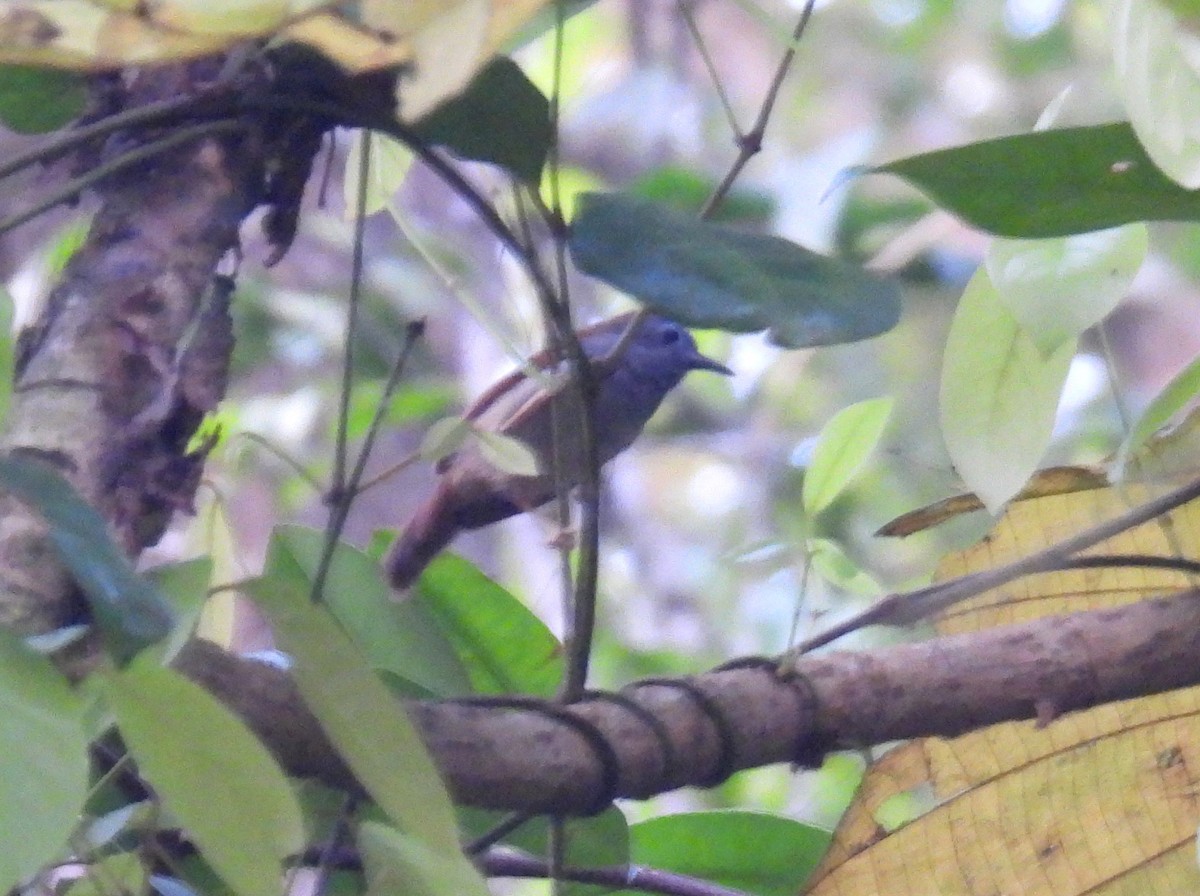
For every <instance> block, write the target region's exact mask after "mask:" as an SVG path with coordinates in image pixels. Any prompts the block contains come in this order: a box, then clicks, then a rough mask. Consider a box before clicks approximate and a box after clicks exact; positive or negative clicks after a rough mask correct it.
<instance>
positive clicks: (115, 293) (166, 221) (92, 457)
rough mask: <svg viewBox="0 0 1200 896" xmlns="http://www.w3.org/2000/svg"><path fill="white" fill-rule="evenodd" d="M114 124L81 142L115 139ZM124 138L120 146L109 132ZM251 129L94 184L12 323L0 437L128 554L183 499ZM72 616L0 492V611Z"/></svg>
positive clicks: (45, 552) (135, 87)
mask: <svg viewBox="0 0 1200 896" xmlns="http://www.w3.org/2000/svg"><path fill="white" fill-rule="evenodd" d="M209 69H211V66H203V65H193V66H188V67H179V68H173V69H159V70H155V71H154V72H152V73H148V74H145V75H143V76H142V77H140V78H138V79H135V80H134V81H133V82H132V84H131V86H130V87H129V90H128V96H127V102H128V104H129V105H131V106H133V105H137V104H140V103H147V102H152V101H153V100H155V99H158V98H161V97H164V96H175V95H179V94H182V93H185V92H187V91H188V90H191V89H195V87H196V81H197V79H198V78H203V76H204V74H205V73H206V71H207V70H209ZM129 139H130V138H129V137H124V138H121V139H114V140H112V141H110V142H109V144H108V145H106V146H105V147H102V148H98V149H96V150H95V151H96V152H97V153H99V154H101V155H103V154H106V153H113V152H120V151H121V149H122V148H127V144H125V143H124V141H128V140H129ZM123 144H124V146H123ZM263 165H264V156H263V141H262V138H261V134H260V133H259V132H257V131H256V129H255V128H254V127H252V126H250V124H249V123H247V127H246V128H245V129H243V130H242V131H240V132H239V133H237V134H236V135H232V136H231V135H230V134H229V133H228V132H226V133H225V134H224V135H223V136H220V137H205V138H200V139H197V140H196V141H194V142H191V143H188V144H185V145H183V146H180V147H178V148H176V149H175V150H173V151H170V152H168V153H165V154H164V155H161V156H159V157H158V158H156V159H154V160H153V161H151V162H149V163H146V164H143V165H140V166H138V167H137V168H136V169H134V170H131V171H127V172H125V173H122V174H118V175H115V176H113V177H110V178H109V179H107V180H106V181H104V182H102V183H101V184H99V185H98V189H97V192H98V194H99V198H100V207H99V210H98V211H97V213H96V215H95V218H94V219H93V222H92V225H91V230H90V232H89V234H88V237H87V239H86V241H85V243H84V245H83V246H82V248H81V249H80V250H79V251H78V252H77V253H76V254H75V256H74V257H73V258H72V259H71V261H70V263H69V264H68V265H67V267H66V270H65V271H64V273H63V275H62V278H61V280H60V282H59V283H58V285H57V286H56V287H55V288H54V290H53V292H52V293H51V295H50V297H49V300H48V302H47V304H46V306H45V308H44V309H43V311H42V313H41V315H40V317H39V318H38V320H37V322H36V324H35V325H34V326H32V327H30V328H29V329H27V330H26V331H25V332H23V333H22V334H21V338H20V342H19V346H18V357H17V361H16V369H15V371H14V392H13V402H12V407H11V409H10V412H9V416H8V419H7V424H6V429H5V431H4V433H3V435H2V436H0V451H4V452H8V453H14V454H16V453H20V454H25V455H30V456H34V457H37V458H39V459H41V460H43V461H45V462H46V463H49V464H51V465H52V466H54V467H55V468H56V469H57V470H58V471H59V472H61V473H62V474H63V475H65V476H66V477H67V479H68V480H69V481H70V482H71V484H72V485H73V486H74V487H75V488H76V490H77V491H78V492H79V493H80V494H81V495H82V496H83V497H84V498H86V499H87V500H88V501H89V502H91V503H92V504H93V505H94V506H96V507H97V509H99V511H100V512H101V514H102V515H103V516H104V517H105V519H106V520H108V522H109V524H110V527H111V531H112V533H113V535H114V537H115V538H116V540H117V542H118V543H119V544H120V545H121V546H122V547H124V548H125V549H126V550H127V551H128V552H129V553H130V554H131V555H134V556H136V555H137V554H138V553H140V551H141V550H142V549H144V548H145V547H147V546H148V545H150V544H153V543H154V542H155V541H157V539H158V538H159V537H160V536H161V534H162V532H163V529H164V528H165V526H166V524H167V522H168V520H169V519H170V516H171V514H172V512H174V511H175V510H178V509H181V508H187V507H189V506H190V505H191V501H192V498H193V495H194V492H195V488H196V486H197V484H198V483H199V477H200V472H201V469H202V464H203V453H202V452H193V453H190V454H189V453H188V451H187V450H186V449H187V445H188V442H189V440H190V439H191V437H192V436H193V435H194V433H195V431H196V428H197V426H198V425H199V423H200V421H201V420H202V419H203V417H204V415H205V413H207V412H208V411H210V410H212V409H213V408H215V406H216V403H217V401H218V400H219V399H220V398H221V396H222V395H223V394H224V390H225V376H226V370H227V364H228V358H229V353H230V348H231V347H232V333H231V329H230V322H229V316H228V313H227V307H226V305H227V301H228V298H229V295H228V289H227V287H226V285H225V284H223V283H221V282H220V281H215V280H214V272H215V270H216V268H217V265H218V262H219V261H220V260H221V259H222V258H223V257H225V256H226V254H227V253H229V252H231V251H232V250H234V249H236V247H237V245H238V228H239V226H240V224H241V221H242V219H243V218H244V217H245V216H246V215H247V214H248V213H249V212H250V211H251V210H252V209H253V208H254V207H255V206H256V205H257V204H258V203H259V201H260V197H261V195H262V183H263ZM81 614H82V604H81V602H80V600H79V597H78V594H77V592H76V590H75V588H74V587H73V585H72V582H71V580H70V577H69V576H68V575H67V574H66V572H65V570H64V569H63V567H62V565H61V564H60V563H59V561H58V558H57V556H56V554H55V552H54V550H53V548H52V546H51V544H50V542H49V540H48V538H47V535H46V529H45V526H44V524H43V523H42V521H41V519H40V518H39V517H38V515H37V514H36V513H35V512H34V511H32V510H31V509H29V508H27V507H25V506H24V505H22V504H21V503H19V502H18V501H16V500H14V499H12V498H11V497H8V496H2V495H0V624H4V625H6V626H8V627H10V628H13V629H15V630H17V631H21V632H42V631H47V630H50V629H54V628H57V627H59V626H62V625H64V624H67V623H69V622H71V621H73V620H75V619H77V618H79V617H80V616H81Z"/></svg>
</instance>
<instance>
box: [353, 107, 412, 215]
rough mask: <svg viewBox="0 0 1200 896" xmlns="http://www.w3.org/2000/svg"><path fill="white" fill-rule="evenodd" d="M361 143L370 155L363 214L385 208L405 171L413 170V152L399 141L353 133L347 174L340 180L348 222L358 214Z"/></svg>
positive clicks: (402, 182)
mask: <svg viewBox="0 0 1200 896" xmlns="http://www.w3.org/2000/svg"><path fill="white" fill-rule="evenodd" d="M364 140H365V141H366V143H367V145H368V146H369V147H370V153H371V155H370V158H369V159H368V160H367V161H368V163H369V166H370V167H368V169H367V183H366V195H365V196H364V197H363V200H364V205H363V212H364V214H367V215H373V214H375V213H376V212H380V211H383V210H384V209H385V208H387V207H388V205H389V204H390V203H391V201H392V198H393V197H394V196H395V195H396V191H397V190H399V189H400V187H401V186H402V185H403V184H404V179H405V178H406V177H408V169H409V168H411V167H412V162H413V151H412V150H411V149H409V148H408V147H407V146H405V145H404V144H403V143H401V142H400V141H399V140H395V139H393V138H392V137H388V136H387V135H385V134H379V133H376V132H375V131H364V130H361V129H360V130H357V131H355V132H354V134H353V135H352V136H351V138H350V149H349V151H348V152H347V153H346V169H345V170H346V173H345V175H344V176H343V178H342V203H343V205H344V207H345V212H346V219H347V220H351V219H353V217H354V216H355V215H356V214H358V193H359V190H360V189H362V186H361V180H360V179H359V175H360V174H361V173H362V152H363V143H364Z"/></svg>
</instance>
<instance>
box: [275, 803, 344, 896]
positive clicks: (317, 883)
mask: <svg viewBox="0 0 1200 896" xmlns="http://www.w3.org/2000/svg"><path fill="white" fill-rule="evenodd" d="M357 806H358V798H357V797H356V796H354V795H347V796H346V798H345V799H344V800H343V801H342V805H341V806H340V807H339V809H338V814H337V817H336V818H335V819H334V822H333V830H332V831H330V832H329V840H328V842H326V843H325V845H324V846H323V847H322V848H321V855H320V857H319V859H318V860H317V867H316V879H315V880H314V881H313V882H312V885H311V886H310V887H309V888H308V892H309V893H311V894H313V896H324V894H325V888H326V887H327V886H329V878H330V873H331V872H332V871H333V869H334V867H335V864H336V863H335V859H336V857H337V854H338V851H339V849H340V848H341V845H342V841H345V840H349V839H350V836H351V831H350V820H351V818H352V817H353V816H354V810H355V808H356V807H357ZM295 867H300V866H299V865H297V866H295ZM284 892H285V893H291V892H294V888H293V887H290V886H289V887H287V888H286V889H285V890H284Z"/></svg>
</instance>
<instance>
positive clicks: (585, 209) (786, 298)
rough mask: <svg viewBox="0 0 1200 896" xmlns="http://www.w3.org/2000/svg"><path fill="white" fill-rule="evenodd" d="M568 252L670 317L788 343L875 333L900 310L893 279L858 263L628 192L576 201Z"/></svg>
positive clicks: (585, 266) (591, 271)
mask: <svg viewBox="0 0 1200 896" xmlns="http://www.w3.org/2000/svg"><path fill="white" fill-rule="evenodd" d="M570 248H571V255H572V257H573V258H574V259H575V264H576V266H578V268H579V269H580V270H581V271H583V272H584V273H586V274H591V275H592V276H593V277H597V278H599V279H600V280H603V281H604V282H606V283H609V284H611V285H613V286H615V287H616V288H617V289H620V290H623V291H625V292H627V293H629V294H630V295H632V296H634V297H635V298H637V299H638V300H639V301H641V302H642V303H644V304H645V305H647V306H648V307H649V308H651V309H652V310H654V311H657V312H659V313H661V314H664V315H666V316H667V317H670V318H673V319H675V320H678V321H680V322H681V323H684V324H688V325H690V326H696V327H717V328H720V329H723V330H730V331H733V332H737V333H743V332H749V331H751V330H763V329H766V330H767V331H768V336H769V337H770V338H771V340H772V341H773V342H775V343H776V344H778V345H782V346H786V347H788V348H802V347H807V346H814V345H833V344H836V343H841V342H852V341H854V340H856V339H867V338H869V337H871V336H878V335H879V334H880V333H884V332H886V331H887V330H890V329H891V328H892V327H893V326H895V324H896V321H897V320H898V319H899V315H900V295H899V290H898V289H897V287H896V286H895V284H894V283H892V282H890V281H888V280H885V279H883V278H880V277H878V276H876V275H874V274H871V273H869V272H867V271H865V270H863V269H862V268H859V267H855V266H854V265H850V264H846V263H844V262H840V261H837V260H835V259H832V258H826V257H825V256H823V255H818V254H817V253H815V252H810V251H809V250H808V249H805V248H803V247H802V246H798V245H796V244H795V243H790V242H788V241H787V240H784V239H780V238H779V237H774V236H763V235H760V234H753V233H744V232H741V231H738V230H733V229H731V228H728V227H724V226H721V225H718V224H708V223H705V222H703V221H699V220H696V219H695V218H691V217H688V216H687V215H683V214H681V213H679V212H677V211H675V210H673V209H670V208H668V207H666V206H662V205H656V204H655V203H652V202H647V201H645V200H642V199H636V198H633V197H630V196H622V195H618V194H611V193H587V194H585V195H584V196H582V197H580V205H579V212H578V213H577V214H576V216H575V220H574V222H573V223H572V225H571V236H570Z"/></svg>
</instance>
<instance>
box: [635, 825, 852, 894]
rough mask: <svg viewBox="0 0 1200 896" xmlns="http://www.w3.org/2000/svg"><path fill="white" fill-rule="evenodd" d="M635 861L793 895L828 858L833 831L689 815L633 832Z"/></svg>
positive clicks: (744, 888)
mask: <svg viewBox="0 0 1200 896" xmlns="http://www.w3.org/2000/svg"><path fill="white" fill-rule="evenodd" d="M629 834H630V841H631V853H632V855H631V859H632V861H633V862H635V863H637V864H639V865H648V866H650V867H652V868H662V869H665V870H667V871H674V872H676V873H678V874H687V875H691V876H693V877H699V878H703V879H704V880H710V881H714V882H715V883H718V884H722V885H724V886H727V887H733V888H735V889H738V890H742V891H743V892H746V893H755V894H759V896H792V894H794V893H796V892H797V891H798V890H799V889H800V885H801V884H802V883H803V882H804V881H805V880H806V879H807V878H808V876H809V874H811V873H812V870H813V869H814V868H815V867H816V865H817V862H818V861H820V859H821V856H822V855H824V854H825V850H826V848H828V846H829V841H830V835H829V832H828V831H824V830H821V829H820V828H816V827H812V826H810V825H806V824H801V823H800V822H797V821H792V820H791V819H787V818H780V817H778V816H775V815H767V814H765V813H758V812H731V811H720V812H687V813H681V814H678V815H664V816H660V817H658V818H651V819H649V820H647V821H643V822H640V823H638V824H635V825H632V826H631V827H630V828H629Z"/></svg>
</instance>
